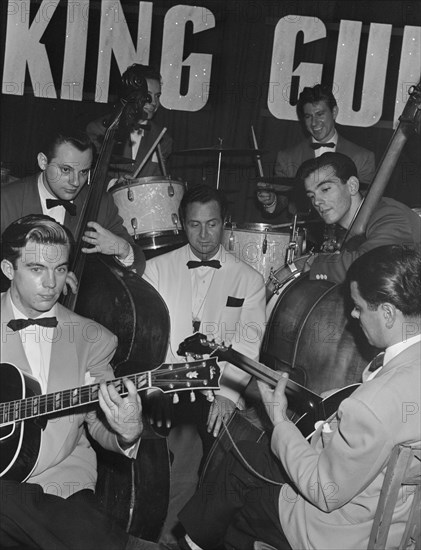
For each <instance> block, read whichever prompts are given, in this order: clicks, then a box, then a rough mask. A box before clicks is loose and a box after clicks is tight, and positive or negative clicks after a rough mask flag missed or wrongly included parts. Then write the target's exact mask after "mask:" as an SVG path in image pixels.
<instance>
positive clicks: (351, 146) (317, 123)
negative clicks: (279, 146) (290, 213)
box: [258, 84, 375, 214]
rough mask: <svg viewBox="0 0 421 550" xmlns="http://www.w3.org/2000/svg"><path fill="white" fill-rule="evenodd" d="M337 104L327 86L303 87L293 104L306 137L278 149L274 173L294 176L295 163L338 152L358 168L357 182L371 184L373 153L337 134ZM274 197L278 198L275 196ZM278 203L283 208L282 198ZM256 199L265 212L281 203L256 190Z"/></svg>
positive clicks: (272, 194) (296, 166)
mask: <svg viewBox="0 0 421 550" xmlns="http://www.w3.org/2000/svg"><path fill="white" fill-rule="evenodd" d="M338 112H339V109H338V105H337V103H336V99H335V97H334V95H333V93H332V91H331V89H330V88H328V87H327V86H323V85H321V84H317V85H316V86H314V87H313V88H310V87H307V88H304V89H303V91H302V92H301V94H300V96H299V98H298V103H297V115H298V120H299V121H300V122H301V124H302V125H303V127H304V129H305V132H306V133H307V134H309V136H310V137H309V138H307V139H305V140H304V141H301V142H300V143H298V144H297V145H295V146H293V147H291V148H288V149H285V150H282V151H279V153H278V155H277V158H276V164H275V174H276V175H277V176H280V177H284V178H294V177H295V175H296V173H297V170H298V168H299V166H300V165H301V164H302V163H303V162H304V161H306V160H308V159H314V158H317V157H319V156H320V155H322V154H323V153H326V152H327V151H330V152H338V153H342V154H344V155H347V156H348V157H350V158H351V159H352V160H353V161H354V163H355V165H356V167H357V171H358V174H357V175H358V179H359V180H360V182H361V183H371V181H372V179H373V177H374V168H375V163H374V154H373V153H372V152H371V151H369V150H368V149H365V148H364V147H360V146H359V145H356V144H355V143H352V142H351V141H348V140H347V139H345V138H344V137H343V136H341V135H340V134H339V133H338V132H337V130H336V128H335V120H336V117H337V116H338ZM277 197H278V198H277ZM281 198H282V199H284V200H283V202H282V205H283V207H284V208H285V207H286V200H285V197H282V196H281ZM258 199H259V200H260V202H261V203H262V205H263V208H264V209H265V210H266V211H267V212H269V213H270V212H273V213H274V214H276V212H277V211H278V210H279V208H280V207H281V206H282V205H281V204H278V200H279V195H276V194H275V193H273V192H270V193H268V192H265V191H264V189H262V190H259V191H258Z"/></svg>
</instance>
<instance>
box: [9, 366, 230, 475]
mask: <svg viewBox="0 0 421 550" xmlns="http://www.w3.org/2000/svg"><path fill="white" fill-rule="evenodd" d="M124 378H127V379H129V380H131V381H132V382H133V383H134V385H135V386H136V388H137V391H144V390H146V389H149V388H156V389H159V390H161V391H162V392H163V393H174V392H178V391H183V390H184V391H185V390H188V391H193V390H200V389H203V390H215V389H218V388H219V378H220V369H219V367H218V364H217V361H216V358H211V359H205V360H200V361H192V362H183V363H173V364H166V363H164V364H162V365H160V366H159V367H157V368H156V369H154V370H153V371H147V372H141V373H138V374H130V375H127V376H125V377H124ZM124 378H123V377H121V378H116V379H114V380H107V384H113V385H114V386H115V388H116V390H117V391H118V392H119V394H120V395H122V396H123V395H126V394H127V389H126V387H125V386H124V384H123V379H124ZM98 391H99V382H96V383H94V384H90V385H86V386H81V387H78V388H72V389H67V390H61V391H56V392H54V393H48V394H41V387H40V385H39V383H38V381H37V380H35V378H33V377H32V376H31V375H29V374H27V373H24V372H22V371H20V370H19V369H18V368H17V367H15V366H14V365H11V364H10V363H3V364H1V367H0V477H4V478H5V479H12V480H15V481H25V479H27V478H28V477H29V476H30V475H31V473H32V471H33V470H34V468H35V465H36V463H37V459H38V454H39V449H40V445H41V437H42V430H43V429H44V428H45V426H46V424H47V421H48V419H49V418H51V417H54V416H58V415H59V414H60V413H62V412H63V411H70V410H72V409H74V408H76V407H81V406H87V405H91V404H94V403H96V402H97V401H98ZM6 399H7V401H6ZM10 399H11V400H10Z"/></svg>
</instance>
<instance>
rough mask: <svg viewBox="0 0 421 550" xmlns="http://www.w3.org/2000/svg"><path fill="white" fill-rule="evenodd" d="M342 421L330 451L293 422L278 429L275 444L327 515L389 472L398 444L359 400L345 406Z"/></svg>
mask: <svg viewBox="0 0 421 550" xmlns="http://www.w3.org/2000/svg"><path fill="white" fill-rule="evenodd" d="M338 420H339V422H338V428H337V429H336V431H334V432H333V434H332V437H331V439H330V441H329V442H328V443H327V444H326V446H325V447H324V448H313V447H312V446H311V444H310V443H308V441H307V440H306V439H305V438H304V437H303V436H302V435H301V433H300V431H299V430H298V428H297V427H296V426H295V425H294V424H293V423H292V422H289V421H285V422H282V423H280V424H277V425H276V426H275V428H274V431H273V435H272V442H271V446H272V451H273V452H274V453H275V455H276V456H277V457H278V458H279V459H280V460H281V462H282V464H283V466H284V467H285V470H286V472H287V474H288V476H289V478H290V479H291V481H292V482H293V483H294V484H295V486H296V489H297V491H298V493H299V494H300V495H301V496H302V497H304V498H305V499H306V500H308V501H309V502H310V503H311V504H313V505H314V506H316V507H317V508H319V509H320V510H322V511H325V512H330V511H332V510H335V509H338V508H341V507H342V506H344V504H346V503H347V502H349V501H350V500H351V499H352V498H353V497H355V496H356V495H357V494H359V493H361V492H362V491H363V490H364V489H365V487H367V486H368V485H369V484H370V483H371V482H372V481H373V479H374V478H375V477H376V476H377V475H378V474H379V472H380V471H381V470H382V469H383V468H384V466H385V464H386V463H387V460H388V458H389V456H390V453H391V451H392V448H393V444H394V443H393V438H392V437H391V435H390V429H391V428H390V426H388V425H385V423H384V422H382V421H381V420H380V419H379V418H378V417H377V416H376V414H375V413H374V412H373V411H372V410H371V409H370V408H369V407H367V406H366V404H365V403H363V402H362V401H360V400H358V399H355V398H352V397H351V398H349V399H346V400H345V401H343V402H342V404H341V406H340V409H339V411H338Z"/></svg>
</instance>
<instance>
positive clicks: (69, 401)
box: [0, 372, 152, 424]
mask: <svg viewBox="0 0 421 550" xmlns="http://www.w3.org/2000/svg"><path fill="white" fill-rule="evenodd" d="M151 374H152V373H151V372H146V373H139V374H134V375H130V376H125V377H124V378H127V379H129V380H131V381H132V382H133V383H134V385H135V386H136V388H137V390H138V391H140V390H145V389H147V388H150V387H151V385H152V377H151ZM108 383H112V384H113V385H114V386H115V388H116V390H117V391H118V393H119V394H120V395H125V394H127V389H126V386H125V385H124V384H123V378H116V379H114V380H110V381H107V384H108ZM99 386H100V384H99V383H95V384H91V385H89V386H80V387H78V388H72V389H69V390H62V391H57V392H54V393H47V394H42V395H35V396H32V397H27V398H25V399H19V400H16V401H8V402H7V403H1V404H0V424H8V423H11V422H17V421H19V420H28V419H29V418H34V417H37V416H42V415H46V414H51V413H54V412H59V411H63V410H66V409H71V408H73V407H81V406H83V405H89V404H91V403H96V402H97V401H98V392H99Z"/></svg>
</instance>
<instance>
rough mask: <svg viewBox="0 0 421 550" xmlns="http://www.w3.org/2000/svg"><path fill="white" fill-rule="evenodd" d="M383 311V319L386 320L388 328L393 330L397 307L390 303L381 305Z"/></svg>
mask: <svg viewBox="0 0 421 550" xmlns="http://www.w3.org/2000/svg"><path fill="white" fill-rule="evenodd" d="M381 308H382V310H383V317H384V318H385V320H386V328H392V327H393V325H394V324H395V320H396V307H395V306H394V305H393V304H389V302H385V303H384V304H382V305H381Z"/></svg>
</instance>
